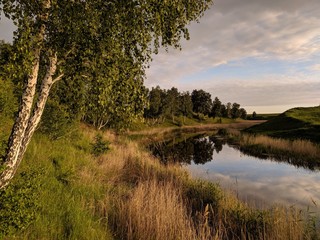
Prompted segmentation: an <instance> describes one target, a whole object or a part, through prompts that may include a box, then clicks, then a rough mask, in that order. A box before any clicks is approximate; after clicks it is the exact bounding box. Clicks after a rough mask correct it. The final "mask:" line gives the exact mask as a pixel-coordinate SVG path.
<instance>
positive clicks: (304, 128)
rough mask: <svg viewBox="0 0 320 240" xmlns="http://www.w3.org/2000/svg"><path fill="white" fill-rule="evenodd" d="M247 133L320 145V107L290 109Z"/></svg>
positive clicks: (248, 130)
mask: <svg viewBox="0 0 320 240" xmlns="http://www.w3.org/2000/svg"><path fill="white" fill-rule="evenodd" d="M246 131H247V132H250V133H261V134H267V135H269V136H272V137H283V138H289V139H297V138H301V139H309V140H311V141H314V142H318V143H320V106H318V107H308V108H293V109H290V110H288V111H286V112H284V113H282V114H280V115H279V116H277V117H275V118H273V119H271V120H269V121H267V122H265V123H262V124H260V125H256V126H253V127H251V128H249V129H247V130H246Z"/></svg>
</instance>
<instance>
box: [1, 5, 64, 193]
mask: <svg viewBox="0 0 320 240" xmlns="http://www.w3.org/2000/svg"><path fill="white" fill-rule="evenodd" d="M50 7H51V1H50V0H46V1H43V2H42V8H43V9H42V10H43V14H42V15H41V14H40V15H39V16H38V18H37V21H38V22H39V23H40V24H41V25H40V28H39V32H38V34H37V35H36V36H35V39H34V45H33V46H34V47H33V49H34V50H33V63H32V69H31V73H30V75H29V76H28V80H27V83H26V87H25V89H24V92H23V94H22V99H21V104H20V107H19V112H18V116H17V118H16V120H15V124H14V126H13V128H12V132H11V135H10V138H9V141H8V149H7V154H6V157H5V159H4V160H5V161H4V170H3V171H2V172H1V173H0V189H1V188H4V187H6V186H7V185H8V184H9V182H10V180H11V179H12V178H13V176H14V175H15V173H16V171H17V168H18V166H19V165H20V163H21V160H22V158H23V155H24V153H25V151H26V149H27V146H28V144H29V142H30V139H31V137H32V135H33V133H34V131H35V130H36V128H37V126H38V124H39V122H40V118H41V116H42V113H43V110H44V106H45V104H46V101H47V98H48V95H49V91H50V88H51V86H52V84H53V83H54V82H55V81H58V80H59V79H60V78H61V77H62V75H61V76H59V77H57V78H56V79H55V80H53V79H52V76H53V75H54V74H55V72H56V66H57V56H56V54H55V53H54V54H52V55H51V56H49V66H48V68H47V71H46V75H45V77H44V78H43V79H42V83H41V87H40V92H39V94H38V98H37V99H36V101H35V95H36V85H37V81H38V73H39V64H40V54H41V50H42V48H41V46H42V45H43V42H44V36H45V28H46V26H45V23H46V20H47V19H48V11H47V10H48V9H49V8H50ZM33 106H34V107H33ZM32 110H33V114H32V115H31V112H32Z"/></svg>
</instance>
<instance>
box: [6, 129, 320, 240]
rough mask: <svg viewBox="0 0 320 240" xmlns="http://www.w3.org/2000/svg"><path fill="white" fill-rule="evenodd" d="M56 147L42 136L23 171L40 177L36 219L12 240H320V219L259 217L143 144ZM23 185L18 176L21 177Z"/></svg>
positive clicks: (123, 141) (276, 212)
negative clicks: (104, 148)
mask: <svg viewBox="0 0 320 240" xmlns="http://www.w3.org/2000/svg"><path fill="white" fill-rule="evenodd" d="M96 134H97V132H96V131H94V130H93V129H91V128H88V127H86V126H82V127H81V131H80V133H79V134H78V135H77V136H73V137H72V136H71V137H68V138H67V139H60V140H57V141H54V142H51V141H50V140H49V139H48V138H46V136H43V135H41V134H38V135H37V136H36V137H35V138H34V139H33V141H32V143H31V146H30V148H29V150H28V152H27V156H26V158H25V160H24V163H23V166H22V168H21V171H31V169H32V170H33V171H38V172H39V173H40V179H39V181H40V182H41V184H40V185H41V187H40V189H39V190H35V191H37V192H36V194H37V196H38V199H37V206H38V207H37V208H35V214H36V218H35V219H34V221H33V222H32V223H31V224H30V225H29V226H27V227H26V228H25V229H23V230H19V231H16V232H15V233H13V234H11V235H7V236H5V239H128V240H129V239H130V240H131V239H132V240H134V239H156V240H165V239H201V240H206V239H231V240H232V239H293V240H295V239H317V237H319V233H318V230H317V228H316V227H314V226H315V224H314V223H315V222H316V221H317V218H313V216H309V215H308V217H307V218H305V217H304V216H303V214H302V213H301V212H299V211H298V210H296V209H287V208H272V209H266V210H257V209H254V208H251V207H249V206H247V205H246V204H245V203H243V202H241V201H239V200H238V199H237V198H236V197H235V196H233V195H230V194H227V193H225V192H223V191H222V190H221V189H220V187H219V186H218V185H216V184H214V183H209V182H205V181H198V180H193V179H192V178H190V177H189V175H188V173H187V172H185V171H184V170H182V169H181V168H179V166H176V165H166V166H164V165H162V164H160V162H159V161H158V160H157V159H155V158H154V157H152V156H151V155H150V154H149V153H148V152H146V151H145V150H144V149H143V148H142V147H140V145H139V144H137V143H136V142H133V141H130V140H128V138H126V137H125V136H119V135H115V134H113V133H111V132H103V133H102V132H100V134H102V137H103V139H105V140H108V141H109V142H110V145H109V147H110V150H109V151H108V152H107V153H106V154H102V155H100V156H94V154H91V148H92V143H93V142H94V137H95V136H96ZM18 178H19V176H18Z"/></svg>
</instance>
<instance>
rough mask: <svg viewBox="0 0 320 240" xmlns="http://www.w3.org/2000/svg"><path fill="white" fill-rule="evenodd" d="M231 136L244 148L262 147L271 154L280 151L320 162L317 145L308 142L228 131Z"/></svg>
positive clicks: (319, 151) (319, 152) (319, 149)
mask: <svg viewBox="0 0 320 240" xmlns="http://www.w3.org/2000/svg"><path fill="white" fill-rule="evenodd" d="M228 132H229V134H231V136H234V137H238V138H240V140H239V144H240V146H242V147H246V146H263V147H264V148H266V149H269V151H270V152H271V153H272V150H274V151H277V150H278V151H281V152H286V153H290V155H296V156H297V157H307V158H310V159H318V160H320V148H319V146H318V145H317V144H315V143H312V142H310V141H308V140H301V139H297V140H293V141H291V140H285V139H280V138H272V137H268V136H264V135H250V134H240V132H239V131H236V130H229V131H228Z"/></svg>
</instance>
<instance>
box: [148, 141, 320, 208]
mask: <svg viewBox="0 0 320 240" xmlns="http://www.w3.org/2000/svg"><path fill="white" fill-rule="evenodd" d="M152 150H153V152H154V154H155V155H157V156H158V157H160V158H161V159H162V161H163V162H165V163H168V162H170V161H174V162H179V163H182V164H184V165H187V166H186V167H187V168H188V169H189V170H190V172H191V174H192V175H193V176H194V177H198V178H202V179H206V180H210V181H215V182H219V183H220V185H221V186H222V187H224V188H227V189H230V190H233V191H235V192H237V194H238V195H239V197H240V198H242V199H244V200H249V201H255V202H256V203H257V202H260V203H261V202H262V203H264V204H270V203H281V204H289V205H298V206H307V205H312V201H315V202H317V203H320V185H319V184H318V183H319V181H320V174H319V171H312V170H310V169H305V168H301V167H300V168H297V167H295V166H293V165H290V164H288V163H284V162H276V161H274V160H271V159H264V160H262V159H259V158H257V157H253V156H248V155H245V154H243V153H242V152H240V151H239V150H238V149H237V148H235V147H232V146H229V145H228V144H227V143H226V141H225V140H224V139H222V138H219V137H216V136H210V137H204V136H198V137H195V138H191V139H184V140H183V141H180V142H177V143H175V142H174V141H170V142H166V143H162V144H157V145H156V147H155V146H153V147H152Z"/></svg>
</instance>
